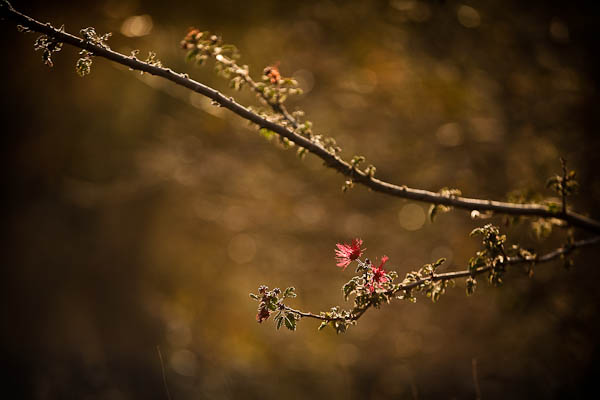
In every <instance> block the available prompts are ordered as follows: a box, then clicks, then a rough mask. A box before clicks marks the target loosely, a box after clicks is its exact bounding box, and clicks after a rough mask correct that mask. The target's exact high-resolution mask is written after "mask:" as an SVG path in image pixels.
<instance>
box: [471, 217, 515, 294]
mask: <svg viewBox="0 0 600 400" xmlns="http://www.w3.org/2000/svg"><path fill="white" fill-rule="evenodd" d="M475 235H481V236H482V243H483V249H482V250H480V251H478V252H477V253H476V254H475V256H474V257H471V259H470V260H469V270H470V271H471V272H472V276H471V277H470V281H469V283H467V287H471V288H472V289H473V290H474V288H475V286H476V285H477V281H475V273H476V272H477V270H479V269H482V268H485V269H489V274H488V281H489V283H490V284H491V285H493V286H501V285H502V283H503V279H502V278H503V276H504V272H505V271H506V263H507V261H508V260H507V256H506V253H505V251H504V243H505V242H506V235H501V234H500V231H499V229H498V228H497V227H496V226H494V225H492V224H487V225H485V226H484V227H481V228H475V229H473V231H472V232H471V236H475ZM473 290H471V291H469V290H467V294H472V293H473Z"/></svg>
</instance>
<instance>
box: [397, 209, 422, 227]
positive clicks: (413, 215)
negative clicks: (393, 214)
mask: <svg viewBox="0 0 600 400" xmlns="http://www.w3.org/2000/svg"><path fill="white" fill-rule="evenodd" d="M398 219H399V220H400V226H402V227H403V228H404V229H406V230H407V231H416V230H419V229H421V228H422V227H423V224H425V211H423V207H421V206H419V205H417V204H413V203H410V204H407V205H405V206H404V207H402V209H401V210H400V212H399V213H398Z"/></svg>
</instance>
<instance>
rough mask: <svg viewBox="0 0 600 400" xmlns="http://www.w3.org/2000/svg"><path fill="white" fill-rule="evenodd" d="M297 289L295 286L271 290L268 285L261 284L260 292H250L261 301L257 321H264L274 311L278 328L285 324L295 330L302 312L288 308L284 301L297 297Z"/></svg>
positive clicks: (251, 295)
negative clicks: (282, 289)
mask: <svg viewBox="0 0 600 400" xmlns="http://www.w3.org/2000/svg"><path fill="white" fill-rule="evenodd" d="M295 290H296V289H294V288H293V287H288V288H287V289H285V290H284V291H283V292H282V291H281V289H279V288H275V289H273V290H269V288H268V287H267V286H260V287H259V288H258V294H254V293H250V297H251V298H252V299H254V300H256V301H258V302H259V303H258V313H257V314H256V321H257V322H259V323H262V322H263V321H265V320H267V319H268V318H269V317H270V316H271V314H272V313H273V312H274V313H275V316H274V317H273V320H274V321H275V327H276V328H277V329H279V328H281V326H282V325H284V326H285V327H286V328H288V329H289V330H291V331H295V330H296V322H297V321H298V320H299V319H300V314H298V313H297V312H294V311H291V310H289V309H286V307H285V305H284V303H283V302H284V300H285V299H287V298H294V297H296V293H295Z"/></svg>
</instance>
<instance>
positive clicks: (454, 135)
mask: <svg viewBox="0 0 600 400" xmlns="http://www.w3.org/2000/svg"><path fill="white" fill-rule="evenodd" d="M435 137H436V139H437V140H438V142H439V143H440V144H441V145H442V146H446V147H454V146H458V145H460V144H462V142H463V134H462V130H461V129H460V125H458V124H457V123H456V122H448V123H447V124H444V125H442V126H440V127H439V128H438V130H437V132H436V133H435Z"/></svg>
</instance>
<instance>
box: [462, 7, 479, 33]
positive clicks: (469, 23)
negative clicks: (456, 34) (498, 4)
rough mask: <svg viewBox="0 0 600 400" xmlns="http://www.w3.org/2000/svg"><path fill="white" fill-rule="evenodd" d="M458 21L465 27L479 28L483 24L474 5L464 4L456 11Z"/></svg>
mask: <svg viewBox="0 0 600 400" xmlns="http://www.w3.org/2000/svg"><path fill="white" fill-rule="evenodd" d="M456 16H457V17H458V22H460V24H461V25H462V26H464V27H465V28H477V27H478V26H479V24H481V16H480V15H479V12H478V11H477V10H476V9H474V8H473V7H469V6H465V5H462V6H460V7H458V11H457V12H456Z"/></svg>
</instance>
